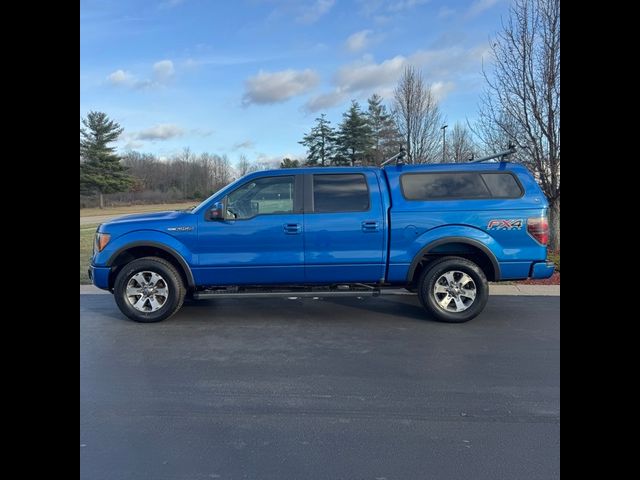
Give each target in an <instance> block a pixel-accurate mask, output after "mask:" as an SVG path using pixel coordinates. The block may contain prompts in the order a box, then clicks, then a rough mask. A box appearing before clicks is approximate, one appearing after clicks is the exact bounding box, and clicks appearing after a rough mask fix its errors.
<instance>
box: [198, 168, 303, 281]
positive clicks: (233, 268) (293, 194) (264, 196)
mask: <svg viewBox="0 0 640 480" xmlns="http://www.w3.org/2000/svg"><path fill="white" fill-rule="evenodd" d="M223 202H224V204H225V205H226V211H227V213H226V215H225V219H224V220H221V219H210V218H208V217H207V214H206V213H205V215H204V217H203V218H201V219H200V223H199V225H198V247H197V249H198V267H197V268H194V275H195V276H196V281H197V283H198V284H201V285H202V284H204V285H207V284H209V285H261V284H262V285H264V284H284V283H302V282H303V281H304V248H303V215H302V175H273V176H268V177H258V178H253V179H249V180H247V182H246V183H243V184H242V185H239V186H238V187H237V188H236V189H235V190H233V191H232V192H230V193H229V194H228V195H227V196H226V197H225V198H224V200H223Z"/></svg>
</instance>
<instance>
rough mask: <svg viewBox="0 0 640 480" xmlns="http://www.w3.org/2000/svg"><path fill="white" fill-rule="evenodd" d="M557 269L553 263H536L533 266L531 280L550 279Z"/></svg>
mask: <svg viewBox="0 0 640 480" xmlns="http://www.w3.org/2000/svg"><path fill="white" fill-rule="evenodd" d="M555 269H556V267H555V264H554V263H553V262H536V263H534V264H533V265H531V274H530V275H529V277H531V278H549V277H550V276H551V275H553V272H554V271H555Z"/></svg>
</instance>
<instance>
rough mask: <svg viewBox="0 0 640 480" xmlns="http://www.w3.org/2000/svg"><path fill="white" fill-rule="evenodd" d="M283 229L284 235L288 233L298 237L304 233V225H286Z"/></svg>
mask: <svg viewBox="0 0 640 480" xmlns="http://www.w3.org/2000/svg"><path fill="white" fill-rule="evenodd" d="M283 227H284V233H286V234H287V235H296V234H298V233H300V232H302V225H300V224H299V223H285V224H284V225H283Z"/></svg>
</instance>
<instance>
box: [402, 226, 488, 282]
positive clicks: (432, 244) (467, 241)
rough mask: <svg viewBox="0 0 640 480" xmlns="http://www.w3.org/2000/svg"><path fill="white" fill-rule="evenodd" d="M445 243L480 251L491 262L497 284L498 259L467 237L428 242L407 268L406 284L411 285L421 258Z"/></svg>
mask: <svg viewBox="0 0 640 480" xmlns="http://www.w3.org/2000/svg"><path fill="white" fill-rule="evenodd" d="M447 243H465V244H467V245H471V246H472V247H476V248H478V249H480V250H481V251H482V252H483V253H484V254H485V255H486V256H487V257H488V258H489V260H490V261H491V265H492V266H493V275H494V281H496V282H497V281H499V280H500V277H501V275H500V264H499V263H498V259H497V258H496V256H495V254H494V253H493V252H492V251H491V250H490V249H489V247H487V246H486V245H485V244H484V243H482V242H480V241H478V240H474V239H472V238H468V237H444V238H439V239H437V240H434V241H432V242H429V243H428V244H427V245H425V246H424V247H422V248H421V249H420V250H419V251H418V253H417V254H416V256H415V257H413V260H412V261H411V265H410V266H409V272H408V273H407V283H411V280H412V279H413V274H414V272H415V271H416V268H417V267H418V264H419V263H420V260H422V257H423V256H424V255H425V254H427V253H429V251H430V250H432V249H434V248H436V247H438V246H440V245H444V244H447Z"/></svg>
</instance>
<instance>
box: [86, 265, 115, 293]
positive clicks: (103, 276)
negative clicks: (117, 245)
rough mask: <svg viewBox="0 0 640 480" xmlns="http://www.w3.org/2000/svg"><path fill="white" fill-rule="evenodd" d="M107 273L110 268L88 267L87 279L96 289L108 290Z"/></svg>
mask: <svg viewBox="0 0 640 480" xmlns="http://www.w3.org/2000/svg"><path fill="white" fill-rule="evenodd" d="M109 273H111V268H110V267H96V266H94V265H90V266H89V279H90V280H91V281H92V282H93V284H94V285H95V286H96V287H98V288H102V289H103V290H109Z"/></svg>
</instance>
